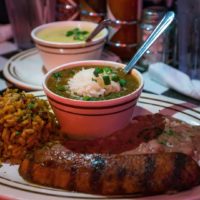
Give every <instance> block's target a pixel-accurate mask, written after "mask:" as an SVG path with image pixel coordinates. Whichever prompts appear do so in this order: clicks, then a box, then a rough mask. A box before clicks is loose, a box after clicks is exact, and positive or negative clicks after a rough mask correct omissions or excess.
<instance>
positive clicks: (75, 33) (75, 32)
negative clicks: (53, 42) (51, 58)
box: [65, 28, 89, 41]
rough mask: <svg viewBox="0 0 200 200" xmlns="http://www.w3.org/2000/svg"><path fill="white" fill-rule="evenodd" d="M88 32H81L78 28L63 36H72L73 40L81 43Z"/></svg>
mask: <svg viewBox="0 0 200 200" xmlns="http://www.w3.org/2000/svg"><path fill="white" fill-rule="evenodd" d="M88 33H89V32H88V31H81V30H80V29H79V28H74V29H72V30H69V31H67V33H66V34H65V35H66V36H67V37H71V36H73V39H74V40H80V41H83V40H85V39H86V38H87V34H88Z"/></svg>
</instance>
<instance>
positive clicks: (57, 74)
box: [52, 72, 62, 79]
mask: <svg viewBox="0 0 200 200" xmlns="http://www.w3.org/2000/svg"><path fill="white" fill-rule="evenodd" d="M52 76H53V77H54V78H55V79H57V78H60V77H62V73H61V72H55V73H53V74H52Z"/></svg>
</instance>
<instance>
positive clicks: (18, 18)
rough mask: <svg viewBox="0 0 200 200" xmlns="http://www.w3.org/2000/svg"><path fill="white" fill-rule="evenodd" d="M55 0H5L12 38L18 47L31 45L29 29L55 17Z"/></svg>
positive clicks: (24, 47)
mask: <svg viewBox="0 0 200 200" xmlns="http://www.w3.org/2000/svg"><path fill="white" fill-rule="evenodd" d="M55 4H56V0H17V1H16V0H6V7H7V11H8V16H9V20H10V22H11V25H12V29H13V34H14V40H15V42H16V44H17V46H18V48H19V49H28V48H31V47H33V42H32V39H31V36H30V33H31V30H32V29H33V28H35V27H37V26H39V25H41V24H45V23H48V22H52V21H54V19H55Z"/></svg>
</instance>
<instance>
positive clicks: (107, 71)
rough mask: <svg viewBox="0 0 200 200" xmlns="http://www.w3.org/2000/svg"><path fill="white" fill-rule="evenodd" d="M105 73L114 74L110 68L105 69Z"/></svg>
mask: <svg viewBox="0 0 200 200" xmlns="http://www.w3.org/2000/svg"><path fill="white" fill-rule="evenodd" d="M103 71H104V72H105V73H106V74H110V73H112V69H111V68H110V67H105V68H104V69H103Z"/></svg>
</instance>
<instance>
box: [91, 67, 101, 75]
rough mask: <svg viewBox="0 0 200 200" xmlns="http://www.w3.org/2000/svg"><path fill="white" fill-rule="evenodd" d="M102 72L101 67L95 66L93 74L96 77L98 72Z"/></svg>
mask: <svg viewBox="0 0 200 200" xmlns="http://www.w3.org/2000/svg"><path fill="white" fill-rule="evenodd" d="M102 73H103V69H102V68H99V67H96V68H95V70H94V72H93V74H94V75H95V76H96V77H98V76H99V74H102Z"/></svg>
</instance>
